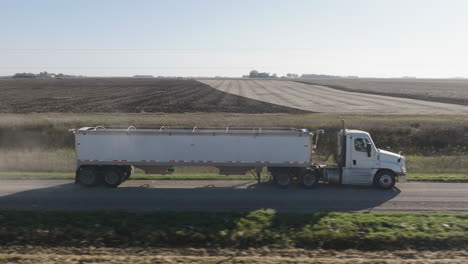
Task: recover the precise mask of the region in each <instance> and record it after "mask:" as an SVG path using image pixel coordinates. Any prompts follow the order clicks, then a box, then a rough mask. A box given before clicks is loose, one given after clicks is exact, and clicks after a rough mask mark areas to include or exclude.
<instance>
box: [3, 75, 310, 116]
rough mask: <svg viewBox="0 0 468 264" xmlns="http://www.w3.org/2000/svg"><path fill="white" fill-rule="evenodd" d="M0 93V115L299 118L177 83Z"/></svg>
mask: <svg viewBox="0 0 468 264" xmlns="http://www.w3.org/2000/svg"><path fill="white" fill-rule="evenodd" d="M0 91H1V97H0V113H31V112H39V113H40V112H62V113H63V112H67V113H91V112H94V113H104V112H106V113H116V112H125V113H142V112H151V113H154V112H165V113H184V112H233V113H303V112H304V111H301V110H298V109H292V108H288V107H285V106H279V105H273V104H270V103H265V102H261V101H256V100H252V99H248V98H245V97H240V96H236V95H232V94H227V93H224V92H221V91H218V90H216V89H213V88H211V87H209V86H207V85H205V84H202V83H200V82H197V81H195V80H183V79H156V78H67V79H32V80H31V79H2V80H0Z"/></svg>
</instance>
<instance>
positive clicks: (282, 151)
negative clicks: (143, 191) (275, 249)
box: [71, 126, 406, 188]
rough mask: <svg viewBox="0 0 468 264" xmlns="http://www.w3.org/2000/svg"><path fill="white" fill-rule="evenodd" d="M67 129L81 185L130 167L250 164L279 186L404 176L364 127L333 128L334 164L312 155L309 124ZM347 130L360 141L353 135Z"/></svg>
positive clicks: (236, 168)
mask: <svg viewBox="0 0 468 264" xmlns="http://www.w3.org/2000/svg"><path fill="white" fill-rule="evenodd" d="M71 131H73V132H74V133H75V147H76V157H77V170H76V182H77V183H81V184H82V185H85V186H94V185H98V184H100V183H104V184H105V185H107V186H109V187H117V186H118V185H119V184H121V183H122V182H124V181H125V180H127V179H128V178H129V177H130V176H131V174H132V171H133V167H136V168H139V169H142V170H143V171H145V172H146V173H152V174H168V173H172V172H173V171H174V170H173V168H174V167H175V166H213V167H216V168H218V169H219V174H222V175H245V174H246V173H247V172H248V171H251V172H253V175H254V176H255V177H256V179H257V180H258V181H260V172H261V170H262V169H263V168H267V169H268V171H269V172H270V173H271V176H272V179H273V181H274V182H275V183H276V184H277V185H279V186H281V187H283V188H284V187H287V186H288V185H289V184H290V182H291V181H292V180H294V179H297V180H298V181H299V182H300V183H301V184H302V185H304V186H305V187H307V188H311V187H314V186H316V185H317V184H318V182H319V180H321V181H324V182H331V183H342V184H362V185H372V184H376V185H378V186H380V187H381V188H391V187H393V185H394V184H395V181H396V179H397V177H400V178H405V177H406V171H404V170H405V169H404V166H405V160H404V158H403V157H402V156H401V155H398V154H394V153H390V152H385V151H382V150H378V149H376V148H375V146H374V145H373V142H372V139H371V138H370V136H369V134H368V133H366V132H363V131H358V130H342V131H341V132H340V133H339V135H338V144H337V152H338V155H337V160H338V166H329V165H328V166H324V165H318V164H314V163H313V162H312V155H313V153H314V148H315V144H314V143H315V142H314V140H317V137H318V134H316V133H313V132H311V131H308V130H307V129H280V130H273V129H261V128H256V129H250V130H246V129H229V128H226V129H197V128H196V127H195V128H192V129H171V128H166V127H161V128H158V129H136V128H135V127H129V128H128V129H112V128H104V127H101V126H99V127H84V128H80V129H77V130H75V129H72V130H71ZM343 131H345V132H344V133H343ZM314 134H315V137H314ZM353 136H354V137H355V138H356V136H357V137H358V138H359V140H358V141H356V139H355V140H354V141H353ZM348 137H350V138H349V140H348ZM355 144H359V146H358V145H356V146H354V145H355ZM342 146H344V147H342ZM358 148H359V149H358ZM362 148H364V149H362ZM362 151H365V152H366V153H365V155H363V154H362V153H361V152H362ZM382 158H384V160H382ZM387 158H388V159H394V160H392V161H390V160H389V161H387V160H386V159H387ZM351 160H353V162H350V161H351ZM382 161H384V162H383V163H382ZM397 163H398V164H397ZM357 164H359V166H356V165H357ZM381 164H384V165H385V166H384V167H381ZM396 168H398V170H397V169H396Z"/></svg>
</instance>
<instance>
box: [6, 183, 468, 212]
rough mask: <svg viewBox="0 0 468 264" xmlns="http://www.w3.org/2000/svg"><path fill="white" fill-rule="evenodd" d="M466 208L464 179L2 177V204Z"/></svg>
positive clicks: (467, 194) (156, 208) (214, 208)
mask: <svg viewBox="0 0 468 264" xmlns="http://www.w3.org/2000/svg"><path fill="white" fill-rule="evenodd" d="M260 208H272V209H276V210H278V211H300V212H315V211H345V212H349V211H357V212H382V211H390V212H394V211H402V212H404V211H428V212H432V211H437V212H468V183H416V182H409V183H406V184H399V185H398V188H395V189H393V190H389V191H383V190H378V189H374V188H368V187H352V186H331V185H327V184H324V185H321V186H320V187H319V188H317V189H314V190H306V189H302V188H300V187H295V186H293V187H291V188H289V189H286V190H282V189H278V188H277V187H275V186H273V185H271V184H269V183H262V184H256V183H255V182H254V181H248V180H243V181H241V180H239V181H237V180H236V181H220V180H212V181H204V180H203V181H202V180H200V181H195V180H191V181H174V180H159V181H151V180H134V181H127V182H125V183H124V184H122V185H121V186H120V187H118V188H116V189H108V188H105V187H95V188H85V187H81V186H79V185H75V184H73V183H72V182H71V181H70V180H0V209H15V210H100V209H106V210H128V211H164V210H197V211H232V210H242V211H249V210H255V209H260Z"/></svg>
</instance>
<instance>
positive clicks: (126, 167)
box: [122, 166, 134, 182]
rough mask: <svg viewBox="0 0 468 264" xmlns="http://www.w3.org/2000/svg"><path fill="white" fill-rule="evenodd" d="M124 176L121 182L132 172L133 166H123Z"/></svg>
mask: <svg viewBox="0 0 468 264" xmlns="http://www.w3.org/2000/svg"><path fill="white" fill-rule="evenodd" d="M122 170H123V173H124V177H123V179H122V182H124V181H126V180H128V179H129V178H130V177H131V176H132V175H133V173H134V168H133V166H125V167H124V168H123V169H122Z"/></svg>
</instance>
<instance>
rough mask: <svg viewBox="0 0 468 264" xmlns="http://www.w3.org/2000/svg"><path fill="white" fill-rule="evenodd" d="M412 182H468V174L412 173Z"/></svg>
mask: <svg viewBox="0 0 468 264" xmlns="http://www.w3.org/2000/svg"><path fill="white" fill-rule="evenodd" d="M408 180H410V181H437V182H468V173H410V174H409V176H408Z"/></svg>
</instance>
